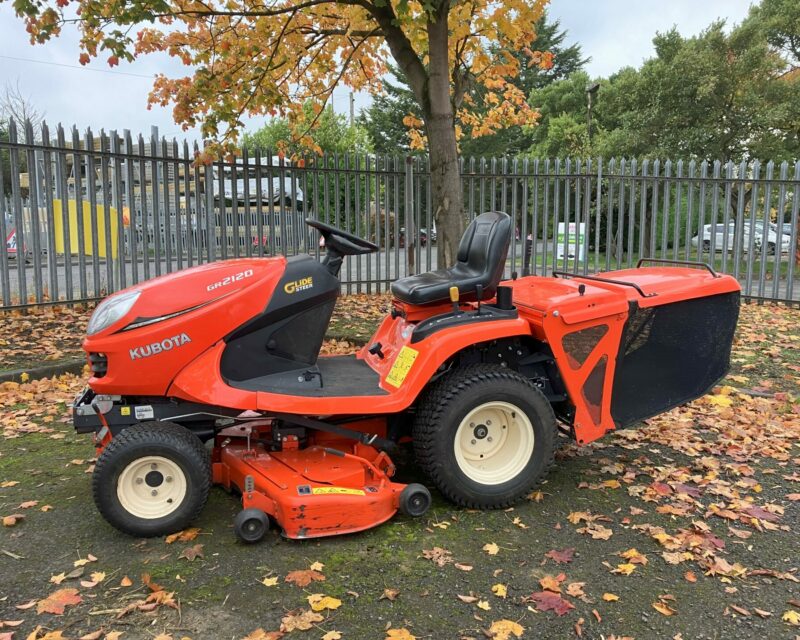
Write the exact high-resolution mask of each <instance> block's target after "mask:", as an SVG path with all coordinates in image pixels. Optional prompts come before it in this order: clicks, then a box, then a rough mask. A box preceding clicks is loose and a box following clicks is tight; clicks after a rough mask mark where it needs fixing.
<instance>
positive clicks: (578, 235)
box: [0, 122, 800, 308]
mask: <svg viewBox="0 0 800 640" xmlns="http://www.w3.org/2000/svg"><path fill="white" fill-rule="evenodd" d="M198 151H199V149H198V147H197V145H191V146H190V145H189V144H188V143H186V142H183V143H180V144H179V143H178V142H177V141H175V140H171V141H168V140H166V139H163V138H161V139H158V138H156V137H154V136H151V137H149V138H147V139H145V138H144V137H143V136H141V135H140V136H136V137H133V136H131V134H130V133H128V132H124V133H123V134H122V135H118V134H117V133H116V132H111V133H109V134H106V133H104V132H101V133H100V134H99V135H97V136H95V135H94V134H92V132H91V131H86V132H85V133H83V135H81V134H80V133H79V132H78V131H77V130H75V129H73V130H71V131H70V132H69V134H67V132H65V131H64V129H63V128H62V127H61V126H59V127H57V128H56V129H55V131H54V132H51V131H50V130H49V129H48V127H47V126H46V125H43V126H42V128H41V130H37V131H34V130H33V127H32V126H31V125H30V123H25V125H24V126H22V127H21V130H20V128H19V127H17V125H16V124H15V123H13V122H12V123H10V126H9V128H8V132H7V135H6V136H5V137H0V236H2V238H4V239H5V240H6V241H5V242H3V243H0V302H2V306H3V307H7V308H8V307H16V306H28V305H37V304H48V303H52V302H55V301H59V300H64V301H71V302H75V301H86V300H92V299H97V298H100V297H102V296H104V295H107V294H108V293H110V292H112V291H116V290H119V289H121V288H124V287H127V286H130V285H132V284H135V283H137V282H140V281H142V280H146V279H148V278H152V277H155V276H158V275H162V274H165V273H169V272H172V271H176V270H179V269H183V268H185V267H191V266H194V265H198V264H203V263H206V262H211V261H215V260H224V259H229V258H236V257H251V256H272V255H276V254H285V255H293V254H298V253H312V254H316V255H319V252H320V247H319V240H318V235H317V234H316V233H315V232H312V231H311V230H310V229H309V228H308V227H307V226H306V225H305V224H304V222H303V220H304V219H305V218H306V217H314V218H317V219H319V220H322V221H324V222H328V223H330V224H333V225H336V226H339V227H342V228H345V229H348V230H350V231H351V232H353V233H355V234H357V235H359V236H362V237H365V238H369V239H370V240H372V241H374V242H376V243H377V244H378V245H379V246H380V251H379V252H378V253H375V254H371V255H367V256H352V257H350V258H348V259H347V260H346V262H345V265H344V267H343V269H342V274H341V279H342V284H343V288H344V289H345V290H346V291H347V292H362V291H363V292H379V291H385V290H387V289H388V286H389V284H390V283H391V282H392V281H393V280H395V279H397V278H399V277H403V276H405V275H408V274H409V273H415V272H421V271H427V270H431V269H435V268H437V266H438V265H437V260H436V225H435V222H434V219H433V217H434V211H435V204H434V203H433V202H432V197H431V183H430V174H429V169H428V166H427V163H426V160H425V159H424V158H420V157H398V156H383V155H355V154H348V155H336V154H334V155H324V156H320V157H311V158H303V159H294V160H292V161H289V160H285V159H283V158H280V157H276V156H273V155H272V154H270V153H255V154H251V155H248V154H247V153H246V152H245V153H243V155H242V156H241V157H239V158H237V159H236V160H235V161H230V162H223V161H219V162H215V163H213V164H210V165H204V164H195V162H194V158H195V155H196V154H197V153H198ZM461 172H462V184H463V187H464V207H465V210H466V213H467V215H468V217H474V216H475V215H477V214H479V213H481V212H483V211H488V210H501V211H506V212H507V213H508V214H509V215H511V216H512V217H513V219H514V234H513V237H512V242H511V247H510V251H509V256H508V259H507V262H506V274H507V275H510V274H511V273H512V272H518V273H520V274H528V273H532V274H539V275H541V274H546V273H550V272H552V271H553V270H555V269H559V270H566V271H572V272H580V273H590V272H595V271H604V270H611V269H619V268H627V267H632V266H634V265H635V263H636V262H637V261H638V260H639V259H640V258H643V257H657V258H667V259H682V260H701V261H704V262H708V263H709V264H711V265H712V266H714V268H716V269H717V270H719V271H723V272H726V273H730V274H732V275H734V276H735V277H736V278H738V279H739V280H740V281H741V283H742V287H743V291H744V294H745V295H746V296H748V297H751V298H759V299H772V300H783V301H798V300H800V292H798V291H797V289H796V287H795V270H796V268H797V267H796V254H797V252H798V204H799V203H800V162H797V163H795V164H793V165H789V164H788V163H786V162H784V163H782V164H780V165H775V164H774V163H772V162H769V163H767V164H761V163H759V162H757V161H754V162H740V163H733V162H726V163H722V162H718V161H717V162H700V163H698V162H695V161H690V162H683V161H678V162H671V161H666V162H660V161H658V160H656V161H652V162H651V161H648V160H642V161H639V160H637V159H611V160H600V159H587V160H583V159H577V160H576V159H566V160H561V159H554V160H550V159H535V158H492V159H484V158H481V159H476V158H470V159H462V161H461ZM443 266H445V265H443Z"/></svg>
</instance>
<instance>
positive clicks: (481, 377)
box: [413, 364, 558, 509]
mask: <svg viewBox="0 0 800 640" xmlns="http://www.w3.org/2000/svg"><path fill="white" fill-rule="evenodd" d="M512 380H513V381H517V382H521V383H523V384H524V385H526V386H528V387H529V388H530V390H531V393H532V396H533V397H536V398H538V399H539V400H540V402H539V404H542V405H543V406H542V410H543V412H544V417H545V418H546V420H547V422H549V423H551V424H552V429H553V434H552V438H550V448H549V451H547V452H546V454H545V463H544V465H543V466H542V468H541V469H540V471H539V473H537V474H536V475H535V476H533V477H532V478H531V480H530V482H529V483H528V487H527V489H526V490H525V491H524V492H522V493H523V495H524V494H526V493H528V492H530V491H531V490H532V489H533V487H534V486H536V484H538V483H539V481H540V480H541V479H542V478H543V477H544V476H545V475H546V474H547V472H548V471H549V470H550V468H551V467H552V466H553V464H554V463H555V453H556V449H557V448H558V447H557V444H558V427H557V425H556V418H555V413H554V412H553V407H552V406H551V405H550V402H549V401H548V400H547V398H545V397H544V394H543V393H542V392H541V391H540V390H539V388H538V387H536V386H535V385H534V384H533V383H532V382H531V381H530V380H529V379H528V378H526V377H524V376H523V375H521V374H520V373H518V372H516V371H514V370H513V369H507V368H505V367H501V366H498V365H493V364H470V365H466V366H463V367H458V368H457V369H455V370H453V371H452V372H450V373H448V374H446V375H444V376H442V377H441V378H439V379H438V380H436V381H435V382H434V383H433V384H432V385H431V386H430V387H429V388H428V389H427V391H426V392H425V395H424V396H423V398H422V400H421V401H420V402H419V404H418V405H417V415H416V419H415V422H414V427H413V443H414V455H415V458H416V460H417V463H418V464H419V465H420V467H421V468H422V470H423V471H424V472H425V473H426V474H427V475H428V477H429V478H430V479H431V480H432V481H433V483H434V484H435V485H436V487H437V488H438V489H439V491H441V492H442V494H444V496H445V497H446V498H447V499H448V500H450V501H451V502H454V503H455V504H457V505H459V506H462V507H466V508H468V509H486V508H487V506H486V505H483V504H480V503H479V502H477V501H475V500H469V499H465V498H464V497H463V496H460V495H458V494H457V493H456V492H454V491H453V489H452V488H451V487H450V485H449V484H448V483H447V482H445V481H444V480H443V478H442V474H441V464H440V462H441V461H440V459H439V457H438V456H437V451H436V447H435V445H434V439H435V435H436V432H437V431H438V429H439V428H440V426H439V425H440V423H441V421H442V413H443V412H444V410H445V409H446V408H447V407H448V406H450V405H451V404H452V403H453V402H454V401H455V400H456V399H457V398H458V397H459V396H460V395H461V394H464V393H469V391H470V389H471V388H473V387H475V385H480V384H482V383H484V382H487V381H512ZM545 426H546V425H545ZM519 500H520V498H519V497H511V498H508V499H505V500H502V499H501V500H497V501H495V502H494V503H493V504H492V506H491V508H493V509H501V508H505V507H509V506H511V505H513V504H515V503H516V502H518V501H519Z"/></svg>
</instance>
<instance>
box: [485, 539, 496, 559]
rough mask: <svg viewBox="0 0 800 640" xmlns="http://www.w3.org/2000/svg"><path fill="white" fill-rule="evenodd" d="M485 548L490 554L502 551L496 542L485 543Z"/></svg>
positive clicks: (494, 554) (493, 554)
mask: <svg viewBox="0 0 800 640" xmlns="http://www.w3.org/2000/svg"><path fill="white" fill-rule="evenodd" d="M483 550H484V551H485V552H486V553H488V554H489V555H490V556H496V555H497V553H498V552H499V551H500V547H498V546H497V545H496V544H495V543H494V542H487V543H486V544H485V545H483Z"/></svg>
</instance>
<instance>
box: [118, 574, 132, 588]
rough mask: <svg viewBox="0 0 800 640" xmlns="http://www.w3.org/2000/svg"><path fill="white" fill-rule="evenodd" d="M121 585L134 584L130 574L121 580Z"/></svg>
mask: <svg viewBox="0 0 800 640" xmlns="http://www.w3.org/2000/svg"><path fill="white" fill-rule="evenodd" d="M119 586H120V587H130V586H133V581H132V580H131V579H130V578H129V577H128V576H125V577H124V578H123V579H122V580H120V581H119Z"/></svg>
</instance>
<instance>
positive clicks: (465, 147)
mask: <svg viewBox="0 0 800 640" xmlns="http://www.w3.org/2000/svg"><path fill="white" fill-rule="evenodd" d="M534 31H535V32H536V48H537V49H539V50H541V51H549V52H550V53H552V54H553V66H552V68H550V69H542V68H541V67H540V66H539V65H538V64H536V63H534V62H532V61H531V59H530V57H529V56H528V55H527V54H526V53H524V52H523V51H516V52H515V53H514V57H515V58H516V59H517V61H518V62H519V66H520V72H519V75H518V76H517V77H516V78H514V79H513V80H512V83H513V84H514V85H516V86H517V87H519V88H520V89H521V90H522V91H523V92H524V93H525V95H529V94H530V92H531V91H532V90H534V89H538V88H540V87H544V86H547V85H549V84H551V83H553V82H556V81H558V80H561V79H563V78H566V77H568V76H569V75H570V74H572V73H574V72H575V71H578V70H579V69H581V68H582V67H583V66H584V65H585V64H586V63H587V62H588V58H584V57H583V54H582V52H581V48H580V45H578V44H570V45H565V44H564V41H565V40H566V38H567V32H566V31H565V30H563V29H561V25H560V23H559V21H558V20H554V21H552V22H551V21H548V19H547V15H546V14H545V15H544V16H543V17H542V18H540V19H539V20H538V21H537V22H536V24H535V26H534ZM391 72H392V75H393V76H394V78H396V80H397V81H396V82H394V81H391V80H384V83H383V84H384V91H385V93H384V94H383V95H379V96H376V97H375V98H374V100H373V102H372V105H371V106H370V107H369V108H368V109H365V110H364V111H362V112H361V115H360V116H359V123H360V124H362V125H363V126H364V128H365V129H366V130H367V131H368V132H369V137H370V140H371V141H372V144H373V147H374V149H375V151H376V152H377V153H390V154H393V153H409V152H410V146H409V140H408V135H407V128H406V126H405V125H404V124H403V118H404V117H405V116H407V115H412V116H414V117H416V118H420V117H421V116H420V110H419V107H418V105H417V103H416V101H415V99H414V95H413V93H412V91H411V89H410V88H409V86H408V83H407V80H406V78H405V76H403V73H402V72H401V71H400V69H398V68H396V67H391ZM485 92H486V89H485V87H483V86H482V85H480V84H476V85H475V86H474V87H473V88H472V90H471V91H470V97H471V98H472V99H473V100H474V101H475V103H476V104H477V105H480V104H482V103H483V96H484V94H485ZM532 104H533V106H538V104H536V103H532ZM531 142H532V139H531V134H530V132H529V131H528V130H527V128H526V129H523V128H522V127H517V126H513V127H506V128H505V129H503V130H501V131H499V132H498V133H495V134H493V135H488V136H482V137H479V138H464V139H462V140H461V153H462V155H464V156H482V155H483V156H500V155H516V154H519V153H521V152H522V151H524V150H525V149H527V148H528V147H529V146H530V144H531Z"/></svg>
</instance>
